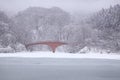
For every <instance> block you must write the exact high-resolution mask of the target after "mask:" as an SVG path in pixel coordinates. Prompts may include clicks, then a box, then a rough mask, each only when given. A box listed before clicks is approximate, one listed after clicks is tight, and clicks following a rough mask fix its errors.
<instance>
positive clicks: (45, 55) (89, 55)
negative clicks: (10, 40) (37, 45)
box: [0, 51, 120, 60]
mask: <svg viewBox="0 0 120 80" xmlns="http://www.w3.org/2000/svg"><path fill="white" fill-rule="evenodd" d="M0 57H17V58H80V59H83V58H88V59H115V60H120V55H119V54H115V53H114V54H97V53H87V54H78V53H76V54H73V53H62V52H56V53H52V52H41V51H36V52H17V53H0Z"/></svg>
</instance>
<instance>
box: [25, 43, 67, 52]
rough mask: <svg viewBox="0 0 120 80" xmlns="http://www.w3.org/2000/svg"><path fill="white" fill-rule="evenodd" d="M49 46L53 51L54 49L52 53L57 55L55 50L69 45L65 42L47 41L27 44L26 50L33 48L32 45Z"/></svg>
mask: <svg viewBox="0 0 120 80" xmlns="http://www.w3.org/2000/svg"><path fill="white" fill-rule="evenodd" d="M40 44H42V45H48V46H49V47H50V48H51V49H52V52H53V53H55V50H56V48H57V47H59V46H62V45H67V44H68V43H64V42H51V41H49V42H47V41H44V42H35V43H30V44H27V45H26V48H28V47H29V46H32V45H40Z"/></svg>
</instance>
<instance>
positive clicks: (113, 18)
mask: <svg viewBox="0 0 120 80" xmlns="http://www.w3.org/2000/svg"><path fill="white" fill-rule="evenodd" d="M75 16H76V15H71V14H70V13H68V12H66V11H64V10H62V9H61V8H58V7H53V8H42V7H29V8H27V9H25V10H23V11H20V12H18V13H17V14H16V15H14V16H13V17H11V18H9V17H8V16H7V15H6V14H5V13H4V12H3V11H0V45H1V47H4V48H5V47H8V46H10V47H11V48H12V49H14V51H24V50H26V49H25V44H28V43H32V42H37V41H63V42H67V43H71V44H69V45H66V46H61V47H60V48H61V49H62V51H64V52H71V53H76V52H79V51H80V50H81V49H83V48H85V47H88V48H90V49H91V48H97V49H100V50H103V49H104V50H108V51H110V52H119V50H120V5H118V4H117V5H115V6H111V7H110V8H108V9H102V10H100V11H99V12H97V13H94V14H92V15H90V16H89V17H87V18H85V19H82V20H81V19H80V18H81V16H77V19H76V18H75ZM44 49H46V50H48V49H49V48H48V47H47V46H42V45H40V46H31V47H30V50H32V51H35V50H44Z"/></svg>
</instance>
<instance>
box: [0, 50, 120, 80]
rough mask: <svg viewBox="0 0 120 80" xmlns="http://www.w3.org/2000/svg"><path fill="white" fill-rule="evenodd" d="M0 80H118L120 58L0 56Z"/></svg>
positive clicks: (41, 54)
mask: <svg viewBox="0 0 120 80" xmlns="http://www.w3.org/2000/svg"><path fill="white" fill-rule="evenodd" d="M0 80H120V55H117V54H114V55H113V54H109V55H108V54H93V53H87V54H70V53H59V52H56V53H52V52H21V53H6V54H5V53H1V54H0Z"/></svg>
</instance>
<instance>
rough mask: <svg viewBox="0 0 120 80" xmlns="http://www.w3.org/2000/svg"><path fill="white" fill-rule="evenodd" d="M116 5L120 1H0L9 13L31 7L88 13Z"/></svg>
mask: <svg viewBox="0 0 120 80" xmlns="http://www.w3.org/2000/svg"><path fill="white" fill-rule="evenodd" d="M115 4H120V0H0V8H1V9H2V10H7V11H8V12H17V11H20V10H23V9H25V8H28V7H29V6H40V7H46V8H49V7H53V6H57V7H60V8H62V9H64V10H66V11H68V12H83V13H88V12H95V11H98V10H100V9H101V8H107V7H109V6H110V5H115Z"/></svg>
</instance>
